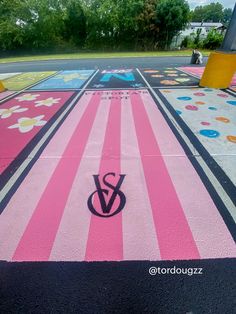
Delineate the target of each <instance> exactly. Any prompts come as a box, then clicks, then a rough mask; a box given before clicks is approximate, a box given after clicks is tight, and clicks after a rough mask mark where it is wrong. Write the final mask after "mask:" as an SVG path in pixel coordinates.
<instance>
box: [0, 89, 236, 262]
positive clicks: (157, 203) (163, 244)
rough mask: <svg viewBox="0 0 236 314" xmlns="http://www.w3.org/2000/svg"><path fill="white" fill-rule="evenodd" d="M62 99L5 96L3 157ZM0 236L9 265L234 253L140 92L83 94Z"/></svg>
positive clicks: (4, 217)
mask: <svg viewBox="0 0 236 314" xmlns="http://www.w3.org/2000/svg"><path fill="white" fill-rule="evenodd" d="M178 92H179V91H178ZM63 95H64V96H63ZM181 95H182V94H181ZM191 95H192V94H191ZM68 96H69V94H68V93H64V94H63V93H62V92H61V94H60V93H56V94H55V96H54V99H55V100H54V101H51V102H50V103H51V104H52V103H53V104H52V105H49V101H45V98H47V97H52V92H51V93H49V94H45V93H43V94H42V93H39V96H37V93H36V92H35V93H33V94H31V96H29V95H27V96H26V95H25V94H22V95H21V96H18V97H17V98H18V99H15V100H14V101H11V102H7V103H6V109H7V110H6V109H5V108H4V109H5V110H4V111H2V112H1V115H2V119H1V120H0V121H1V125H2V126H1V127H2V128H3V130H4V131H3V132H4V133H3V134H4V136H3V139H4V140H3V142H2V143H1V146H2V147H3V148H4V149H5V155H6V156H16V155H17V154H18V152H19V151H20V150H21V149H22V147H23V146H24V145H25V144H26V143H27V142H29V141H30V140H31V138H32V137H33V136H34V135H35V134H36V132H37V131H38V129H39V128H42V127H43V126H44V125H46V123H47V121H48V120H49V119H50V117H51V115H52V114H53V113H54V112H55V108H57V109H58V106H60V105H59V104H60V103H61V102H59V100H58V98H63V97H64V98H63V101H65V98H68ZM180 97H182V96H180ZM185 97H190V96H189V95H187V96H185ZM199 97H203V96H198V97H197V100H196V101H199ZM220 97H221V96H219V100H220V103H222V101H223V100H224V101H226V102H227V101H232V100H231V98H230V97H229V99H226V98H223V97H221V98H220ZM26 99H27V100H26ZM29 99H30V100H29ZM201 99H202V98H201ZM56 100H57V101H56ZM189 100H190V99H188V101H189ZM186 101H187V100H186V99H182V101H181V103H183V102H184V104H185V103H186ZM205 101H206V100H205ZM196 105H197V106H204V104H196ZM228 105H229V106H232V107H233V108H234V104H232V103H228ZM2 107H3V106H2ZM230 108H231V107H230ZM30 110H31V111H30ZM49 110H53V112H51V111H50V113H49ZM186 110H188V109H186ZM29 113H31V114H29ZM227 117H228V116H225V115H224V118H225V119H226V118H227ZM221 118H222V121H220V120H219V122H221V123H227V122H226V120H225V121H223V117H221ZM212 119H213V116H212ZM228 119H230V118H228ZM216 121H218V120H216ZM209 122H210V121H209ZM211 122H212V121H211ZM204 129H205V126H204ZM218 132H223V131H222V129H221V128H218ZM13 133H14V134H13ZM226 133H227V132H226ZM230 135H231V134H230ZM232 135H233V134H232ZM13 136H14V137H15V138H17V141H15V140H14V139H13ZM203 136H204V135H203ZM213 138H214V137H213ZM211 139H212V138H211ZM226 141H227V143H229V144H232V145H235V144H234V143H233V142H231V141H229V140H226ZM18 142H19V143H20V144H19V145H15V143H18ZM6 143H8V149H7V148H6V146H4V145H6ZM9 143H14V145H9ZM20 145H21V146H20ZM11 146H13V147H11ZM196 191H197V193H196ZM196 195H197V200H196ZM209 227H210V230H209ZM12 231H14V232H12ZM0 238H1V242H0V259H1V260H7V261H121V260H153V261H155V260H194V259H197V260H198V259H208V258H226V257H236V246H235V242H234V240H233V238H232V235H231V233H230V232H229V230H228V228H227V226H226V224H225V222H224V220H223V218H222V216H221V215H220V213H219V211H218V208H217V206H216V204H215V203H214V201H213V199H212V197H211V196H210V194H209V192H208V190H207V189H206V187H205V185H204V184H203V182H202V180H201V178H200V177H199V175H198V173H197V172H196V170H195V168H194V167H193V165H192V163H191V162H190V159H189V158H188V156H187V155H186V153H185V151H184V150H183V148H182V146H181V145H180V143H179V142H178V140H177V138H176V137H175V135H174V133H173V132H172V130H171V129H170V127H169V125H168V123H167V122H166V120H165V119H164V117H163V115H162V113H161V112H160V111H159V110H158V109H157V105H156V103H155V102H154V100H153V98H152V96H151V95H150V93H149V92H148V90H146V89H141V90H135V89H133V90H125V89H123V90H101V91H85V92H84V94H83V96H82V97H81V98H80V99H79V100H78V102H77V103H76V105H75V106H74V107H73V110H72V111H71V112H70V113H69V115H68V116H67V118H66V119H65V120H64V122H63V124H62V125H61V126H60V128H59V129H58V131H57V132H56V133H55V135H54V136H53V137H52V139H51V140H50V142H49V143H48V144H47V146H46V147H45V149H44V150H43V151H42V152H41V156H40V158H38V159H37V160H36V162H35V163H34V165H33V166H32V168H31V169H30V171H29V172H28V174H27V175H26V176H25V178H24V180H22V182H21V184H19V186H18V187H17V188H15V189H14V192H13V193H12V197H11V198H10V200H9V202H8V203H7V204H6V206H5V208H4V209H3V211H2V214H1V216H0Z"/></svg>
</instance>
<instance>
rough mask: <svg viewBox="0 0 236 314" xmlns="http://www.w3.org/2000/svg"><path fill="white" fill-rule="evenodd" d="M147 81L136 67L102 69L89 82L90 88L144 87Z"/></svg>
mask: <svg viewBox="0 0 236 314" xmlns="http://www.w3.org/2000/svg"><path fill="white" fill-rule="evenodd" d="M145 86H146V85H145V83H144V81H143V80H142V78H141V76H140V75H139V73H138V72H137V71H136V70H134V69H114V70H109V69H108V70H101V71H99V72H98V73H97V74H96V76H95V77H94V79H93V80H92V81H91V82H90V83H89V85H88V87H87V88H88V89H95V90H96V89H98V90H99V89H101V90H102V89H106V88H136V89H139V88H143V87H145Z"/></svg>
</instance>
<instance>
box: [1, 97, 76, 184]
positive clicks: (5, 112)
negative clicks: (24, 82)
mask: <svg viewBox="0 0 236 314" xmlns="http://www.w3.org/2000/svg"><path fill="white" fill-rule="evenodd" d="M72 96H73V92H51V93H48V92H37V93H36V92H30V93H29V92H25V93H20V94H18V95H16V96H15V97H14V98H12V99H10V100H6V101H5V102H4V103H2V104H1V105H0V134H1V137H0V152H1V156H0V174H1V181H0V187H1V188H3V187H4V185H5V184H6V183H7V181H8V179H9V178H10V177H11V175H12V174H13V173H14V172H15V170H16V169H17V168H18V167H19V166H20V164H21V163H22V162H23V161H24V160H25V159H26V158H27V157H28V156H29V154H30V151H31V150H32V149H33V147H34V146H35V145H36V144H37V142H38V141H39V140H40V138H41V137H42V136H43V134H44V133H45V131H46V130H47V129H48V128H49V126H50V124H51V123H52V121H53V119H54V118H55V117H56V116H57V114H58V112H61V111H62V110H63V107H64V106H66V102H67V101H68V100H69V99H70V98H71V97H72Z"/></svg>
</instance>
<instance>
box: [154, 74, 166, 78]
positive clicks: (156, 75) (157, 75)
mask: <svg viewBox="0 0 236 314" xmlns="http://www.w3.org/2000/svg"><path fill="white" fill-rule="evenodd" d="M151 77H164V75H162V74H153V75H151Z"/></svg>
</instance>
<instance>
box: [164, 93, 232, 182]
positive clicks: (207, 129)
mask: <svg viewBox="0 0 236 314" xmlns="http://www.w3.org/2000/svg"><path fill="white" fill-rule="evenodd" d="M161 93H162V94H163V96H164V97H165V98H166V100H167V101H168V102H169V103H170V105H171V106H172V107H173V109H174V110H175V111H176V113H177V114H178V115H179V116H180V117H181V119H182V120H183V121H184V122H185V123H186V124H187V126H188V127H189V128H190V130H191V131H192V133H194V135H195V136H196V137H197V138H198V140H199V141H200V143H201V144H202V145H203V147H204V148H205V149H206V150H207V151H208V152H209V154H210V155H212V156H214V158H215V159H216V160H217V162H219V164H220V166H221V167H222V169H223V170H224V171H225V172H226V173H227V175H228V176H229V178H230V179H231V180H232V182H234V183H235V184H236V173H235V171H234V170H232V169H234V168H235V167H234V166H233V164H232V162H233V158H231V159H230V160H231V162H229V157H227V156H234V155H236V98H235V97H234V96H232V95H230V94H228V93H226V92H223V91H221V90H217V89H210V88H199V89H195V88H194V89H193V88H192V89H178V90H177V89H169V90H161ZM180 112H181V113H180ZM222 155H224V156H226V157H224V158H220V157H219V156H222ZM234 162H235V160H234Z"/></svg>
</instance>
